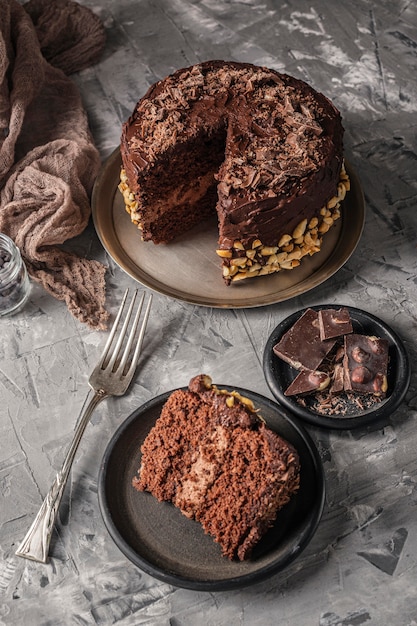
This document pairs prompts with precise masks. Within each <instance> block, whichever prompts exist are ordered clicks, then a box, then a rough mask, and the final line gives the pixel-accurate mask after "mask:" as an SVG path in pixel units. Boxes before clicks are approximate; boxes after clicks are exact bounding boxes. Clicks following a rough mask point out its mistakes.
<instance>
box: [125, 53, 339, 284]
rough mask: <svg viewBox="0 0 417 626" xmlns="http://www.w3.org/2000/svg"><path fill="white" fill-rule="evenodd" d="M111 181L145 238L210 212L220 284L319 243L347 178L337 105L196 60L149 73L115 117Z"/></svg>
mask: <svg viewBox="0 0 417 626" xmlns="http://www.w3.org/2000/svg"><path fill="white" fill-rule="evenodd" d="M121 156H122V171H121V183H120V190H121V191H122V193H123V196H124V200H125V205H126V209H127V210H128V212H129V213H130V215H131V219H132V221H133V222H134V223H135V224H136V225H137V226H138V227H139V228H140V229H141V231H142V237H143V239H144V240H145V241H153V242H154V243H167V242H169V241H171V240H172V239H174V238H176V237H178V236H179V235H182V234H183V233H184V232H185V231H187V230H188V229H190V228H191V227H193V226H194V225H195V224H197V223H199V222H201V221H202V220H204V219H205V218H207V217H208V216H210V215H215V214H216V212H217V218H218V225H219V241H218V249H217V253H218V255H219V256H220V257H221V259H222V261H223V276H224V279H225V281H226V283H227V284H230V283H231V282H234V281H237V280H240V279H244V278H251V277H255V276H262V275H265V274H270V273H273V272H277V271H279V270H282V269H292V268H293V267H296V266H297V265H299V264H300V260H301V259H302V257H304V256H306V255H309V256H311V255H312V254H315V253H316V252H318V251H319V250H320V247H321V243H322V237H323V235H324V234H325V233H326V232H327V231H328V230H329V228H330V227H331V226H332V225H333V223H334V221H335V220H336V219H337V218H338V217H339V216H340V202H341V201H342V200H343V198H344V197H345V194H346V191H347V190H348V189H349V178H348V176H347V174H346V171H345V169H344V166H343V127H342V124H341V118H340V114H339V112H338V111H337V109H336V108H335V107H334V106H333V104H332V103H331V102H330V101H329V100H328V99H327V98H326V97H325V96H324V95H323V94H321V93H319V92H317V91H315V90H314V89H313V88H312V87H310V86H309V85H307V84H306V83H305V82H303V81H301V80H298V79H295V78H293V77H291V76H288V75H286V74H280V73H278V72H276V71H274V70H271V69H267V68H265V67H258V66H255V65H251V64H247V63H235V62H226V61H207V62H204V63H201V64H198V65H194V66H192V67H189V68H185V69H181V70H178V71H177V72H175V73H174V74H172V75H170V76H168V77H166V78H165V79H163V80H161V81H159V82H157V83H155V84H154V85H153V86H152V87H151V88H150V89H149V90H148V92H147V93H146V94H145V96H144V97H143V98H142V99H141V100H140V101H139V102H138V104H137V105H136V107H135V110H134V112H133V114H132V115H131V117H130V118H129V120H128V121H127V122H126V123H125V124H124V125H123V131H122V138H121Z"/></svg>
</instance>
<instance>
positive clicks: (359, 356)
mask: <svg viewBox="0 0 417 626" xmlns="http://www.w3.org/2000/svg"><path fill="white" fill-rule="evenodd" d="M369 357H370V354H369V352H366V350H363V349H362V348H360V347H359V346H355V347H354V348H353V350H352V359H353V360H354V361H356V363H366V361H369Z"/></svg>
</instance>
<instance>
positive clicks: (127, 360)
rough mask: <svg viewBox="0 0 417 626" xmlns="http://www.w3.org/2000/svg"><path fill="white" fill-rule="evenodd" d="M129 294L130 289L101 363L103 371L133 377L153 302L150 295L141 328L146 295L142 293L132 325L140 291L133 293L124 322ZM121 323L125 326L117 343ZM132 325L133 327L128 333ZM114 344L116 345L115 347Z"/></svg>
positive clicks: (121, 306)
mask: <svg viewBox="0 0 417 626" xmlns="http://www.w3.org/2000/svg"><path fill="white" fill-rule="evenodd" d="M128 293H129V289H126V291H125V293H124V296H123V300H122V303H121V305H120V308H119V311H118V312H117V315H116V318H115V320H114V322H113V326H112V329H111V331H110V335H109V337H108V339H107V342H106V345H105V346H104V349H103V353H102V355H101V357H100V361H99V364H100V367H101V369H108V370H111V371H113V372H115V371H119V372H120V373H121V374H123V375H124V376H129V375H131V374H132V373H133V371H134V370H135V368H136V365H137V362H138V359H139V353H140V349H141V347H142V342H143V337H144V334H145V329H146V324H147V321H148V317H149V312H150V308H151V302H152V294H150V295H149V300H148V304H147V306H146V309H145V312H144V315H143V319H142V324H141V326H140V328H139V320H140V316H141V312H142V308H143V304H144V301H145V293H142V296H141V298H140V300H139V303H138V306H137V309H136V313H135V314H134V317H133V321H132V323H131V318H132V314H133V309H134V306H135V302H136V298H137V294H138V290H137V289H135V291H134V292H133V296H132V299H131V301H130V304H129V306H128V307H127V311H126V314H125V316H124V320H122V317H123V315H124V313H125V309H126V301H127V296H128ZM120 323H122V324H123V325H122V328H121V331H120V333H119V335H118V337H117V341H116V342H115V338H116V333H117V331H118V328H119V325H120ZM130 323H131V327H130V330H129V331H128V328H129V324H130ZM114 342H115V344H114V346H113V343H114ZM135 342H136V343H135ZM133 346H134V348H133ZM125 370H126V371H125Z"/></svg>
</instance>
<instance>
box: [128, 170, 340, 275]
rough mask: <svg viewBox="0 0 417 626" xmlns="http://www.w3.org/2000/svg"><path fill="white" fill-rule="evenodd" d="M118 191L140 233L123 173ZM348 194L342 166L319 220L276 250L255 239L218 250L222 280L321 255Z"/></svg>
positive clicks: (285, 237)
mask: <svg viewBox="0 0 417 626" xmlns="http://www.w3.org/2000/svg"><path fill="white" fill-rule="evenodd" d="M118 188H119V190H120V192H121V193H122V195H123V200H124V203H125V208H126V211H127V212H128V213H129V214H130V217H131V220H132V222H133V223H134V224H135V225H136V226H137V227H138V228H139V229H141V215H140V211H139V210H138V202H137V200H136V199H135V195H134V194H133V193H132V191H131V190H130V188H129V185H128V180H127V175H126V172H125V170H124V169H122V170H121V172H120V184H119V187H118ZM349 190H350V180H349V176H348V174H347V172H346V170H345V167H344V165H342V169H341V172H340V180H339V184H338V189H337V195H336V196H333V198H331V199H330V200H329V201H328V202H327V204H326V206H324V207H322V209H321V210H320V217H319V218H318V217H313V218H312V219H311V220H310V221H309V222H307V219H303V220H301V222H300V223H299V224H298V226H296V228H295V229H294V231H293V232H292V233H291V234H289V233H286V234H284V235H282V236H281V237H280V239H279V241H278V242H277V244H276V245H275V246H266V245H263V243H262V241H261V240H260V239H255V241H253V242H252V244H251V247H250V248H245V246H244V245H243V243H242V242H241V241H238V240H237V241H235V242H234V243H233V246H232V247H231V248H219V249H217V250H216V253H217V255H218V256H219V257H220V258H221V259H222V260H223V278H224V279H225V281H226V283H227V284H230V283H233V282H236V281H239V280H244V279H246V278H254V277H255V276H264V275H267V274H273V273H274V272H279V271H281V270H291V269H294V268H295V267H298V266H299V265H300V262H301V259H302V258H303V257H305V256H312V255H313V254H315V253H316V252H320V250H321V245H322V241H323V235H324V234H325V233H327V232H328V231H329V230H330V228H331V227H332V226H333V224H334V223H335V221H336V220H338V219H339V218H340V204H341V202H342V201H343V200H344V199H345V196H346V193H347V192H348V191H349Z"/></svg>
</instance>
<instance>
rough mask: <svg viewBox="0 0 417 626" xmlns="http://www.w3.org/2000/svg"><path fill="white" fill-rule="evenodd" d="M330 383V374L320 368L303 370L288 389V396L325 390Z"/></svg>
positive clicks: (286, 393)
mask: <svg viewBox="0 0 417 626" xmlns="http://www.w3.org/2000/svg"><path fill="white" fill-rule="evenodd" d="M329 383H330V376H329V375H328V374H327V373H326V372H320V371H318V370H316V371H311V370H303V371H301V372H300V373H299V374H298V376H296V377H295V378H294V380H293V381H292V383H291V385H290V386H289V387H288V389H286V390H285V395H286V396H301V395H304V394H306V393H312V392H313V391H323V389H326V387H328V385H329Z"/></svg>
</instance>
